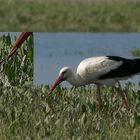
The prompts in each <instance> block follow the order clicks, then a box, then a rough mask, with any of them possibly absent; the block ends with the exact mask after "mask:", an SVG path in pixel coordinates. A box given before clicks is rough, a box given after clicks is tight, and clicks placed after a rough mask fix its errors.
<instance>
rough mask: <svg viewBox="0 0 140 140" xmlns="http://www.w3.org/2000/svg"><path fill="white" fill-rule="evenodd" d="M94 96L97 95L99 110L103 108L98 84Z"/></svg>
mask: <svg viewBox="0 0 140 140" xmlns="http://www.w3.org/2000/svg"><path fill="white" fill-rule="evenodd" d="M96 96H97V100H98V103H99V110H100V111H101V110H102V109H103V106H104V105H103V100H102V98H101V92H100V86H99V85H97V93H96Z"/></svg>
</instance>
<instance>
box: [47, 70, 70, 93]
mask: <svg viewBox="0 0 140 140" xmlns="http://www.w3.org/2000/svg"><path fill="white" fill-rule="evenodd" d="M71 74H72V70H71V69H70V68H69V67H63V68H62V69H61V70H60V72H59V76H58V78H57V79H56V80H55V82H54V84H53V86H52V88H51V90H50V92H49V95H50V94H51V93H52V92H53V90H54V89H55V88H56V87H57V86H58V85H59V84H60V83H61V82H63V81H65V80H67V79H68V78H69V77H70V76H71Z"/></svg>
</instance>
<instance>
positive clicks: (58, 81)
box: [48, 76, 64, 95]
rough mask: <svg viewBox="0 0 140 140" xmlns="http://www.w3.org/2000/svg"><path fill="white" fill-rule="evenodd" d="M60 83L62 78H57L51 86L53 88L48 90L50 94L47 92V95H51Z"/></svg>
mask: <svg viewBox="0 0 140 140" xmlns="http://www.w3.org/2000/svg"><path fill="white" fill-rule="evenodd" d="M62 81H64V79H63V77H62V76H59V77H58V78H57V79H56V81H55V82H54V84H53V86H52V88H51V90H50V92H49V94H48V95H51V93H52V92H53V91H54V89H55V88H56V87H57V86H58V85H59V84H60V83H61V82H62Z"/></svg>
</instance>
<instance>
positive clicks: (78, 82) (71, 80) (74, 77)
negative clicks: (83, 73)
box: [66, 72, 84, 87]
mask: <svg viewBox="0 0 140 140" xmlns="http://www.w3.org/2000/svg"><path fill="white" fill-rule="evenodd" d="M66 81H67V82H69V83H70V84H71V85H73V86H75V87H78V86H82V85H84V83H83V81H82V80H81V79H80V78H79V77H78V76H77V75H76V74H74V73H73V72H72V74H71V76H70V77H69V78H68V79H67V80H66Z"/></svg>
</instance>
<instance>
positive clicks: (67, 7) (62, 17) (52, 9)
mask: <svg viewBox="0 0 140 140" xmlns="http://www.w3.org/2000/svg"><path fill="white" fill-rule="evenodd" d="M139 13H140V1H138V0H133V1H131V0H124V1H122V0H107V1H106V0H86V1H85V0H35V1H33V0H29V1H23V0H21V1H18V0H15V1H12V0H7V1H4V2H2V5H1V8H0V23H1V26H0V29H1V31H23V30H26V31H50V32H54V31H55V32H60V31H80V32H106V31H107V32H139V31H140V20H139Z"/></svg>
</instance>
